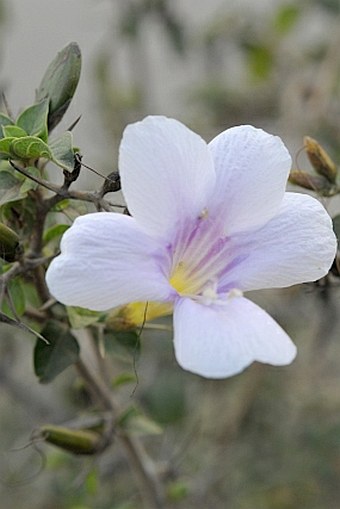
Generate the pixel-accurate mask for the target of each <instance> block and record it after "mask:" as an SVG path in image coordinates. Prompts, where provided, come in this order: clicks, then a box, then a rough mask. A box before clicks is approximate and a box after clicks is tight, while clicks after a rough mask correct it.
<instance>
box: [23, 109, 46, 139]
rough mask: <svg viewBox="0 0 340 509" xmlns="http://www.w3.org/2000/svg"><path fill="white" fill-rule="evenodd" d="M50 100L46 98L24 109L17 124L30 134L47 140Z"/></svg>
mask: <svg viewBox="0 0 340 509" xmlns="http://www.w3.org/2000/svg"><path fill="white" fill-rule="evenodd" d="M47 115H48V100H47V99H44V100H42V101H40V102H38V103H36V104H33V105H32V106H29V107H28V108H26V110H24V111H23V112H22V113H21V114H20V115H19V117H18V118H17V121H16V125H17V126H18V127H21V128H22V129H24V131H26V133H27V134H29V135H30V136H36V137H37V138H40V139H42V140H43V141H47V138H48V131H47Z"/></svg>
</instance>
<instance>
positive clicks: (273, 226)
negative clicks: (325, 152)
mask: <svg viewBox="0 0 340 509" xmlns="http://www.w3.org/2000/svg"><path fill="white" fill-rule="evenodd" d="M336 246H337V241H336V238H335V235H334V232H333V229H332V221H331V218H330V217H329V215H328V214H327V212H326V210H325V209H324V207H323V206H322V205H321V203H320V202H319V201H317V200H316V199H315V198H312V197H311V196H309V195H306V194H300V193H286V195H285V198H284V200H283V202H282V206H281V208H280V211H279V213H278V215H277V216H275V217H274V218H273V219H272V220H271V221H269V222H268V223H267V224H266V225H265V226H264V227H263V228H261V229H260V230H257V231H254V232H252V233H244V234H240V235H237V236H235V237H234V238H233V239H231V248H230V250H231V253H233V255H231V256H234V261H233V262H232V263H231V264H230V265H231V267H230V268H229V269H228V268H227V270H226V273H225V275H224V276H223V277H222V278H221V280H220V283H219V291H220V292H223V291H228V290H229V289H230V288H239V289H241V290H257V289H261V288H283V287H285V286H291V285H294V284H298V283H306V282H309V281H315V280H317V279H320V278H321V277H323V276H325V275H326V274H327V272H328V270H329V268H330V266H331V265H332V262H333V260H334V257H335V252H336Z"/></svg>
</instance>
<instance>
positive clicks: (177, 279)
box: [169, 261, 197, 295]
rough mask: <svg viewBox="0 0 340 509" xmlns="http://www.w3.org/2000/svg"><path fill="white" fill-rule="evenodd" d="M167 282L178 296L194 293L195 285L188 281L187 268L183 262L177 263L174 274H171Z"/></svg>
mask: <svg viewBox="0 0 340 509" xmlns="http://www.w3.org/2000/svg"><path fill="white" fill-rule="evenodd" d="M169 282H170V284H171V286H172V287H173V288H175V290H176V292H178V293H179V294H180V295H190V294H193V293H196V292H195V289H196V288H197V283H196V284H193V281H190V278H189V275H188V266H187V265H186V264H185V263H184V262H183V261H181V262H179V264H178V265H177V267H176V268H175V270H174V272H173V273H172V275H171V278H170V280H169Z"/></svg>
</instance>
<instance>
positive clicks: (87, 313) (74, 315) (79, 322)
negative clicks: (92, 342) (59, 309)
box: [66, 306, 105, 329]
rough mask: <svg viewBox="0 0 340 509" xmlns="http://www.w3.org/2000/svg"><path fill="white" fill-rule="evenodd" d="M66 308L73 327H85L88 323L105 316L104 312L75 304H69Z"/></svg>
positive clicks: (90, 323)
mask: <svg viewBox="0 0 340 509" xmlns="http://www.w3.org/2000/svg"><path fill="white" fill-rule="evenodd" d="M66 309H67V315H68V319H69V320H70V324H71V327H72V329H83V328H84V327H87V326H88V325H92V324H93V323H96V322H98V321H99V320H100V319H101V318H102V317H103V316H105V315H104V313H101V312H98V311H91V310H90V309H84V308H79V307H75V306H67V307H66Z"/></svg>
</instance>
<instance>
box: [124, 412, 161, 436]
mask: <svg viewBox="0 0 340 509" xmlns="http://www.w3.org/2000/svg"><path fill="white" fill-rule="evenodd" d="M117 424H118V425H119V426H120V427H121V428H122V429H124V430H125V431H128V432H129V433H131V434H133V435H138V436H147V435H160V434H161V433H163V430H162V428H161V426H160V425H159V424H157V423H156V422H155V421H153V420H152V419H149V417H147V416H146V415H143V414H142V413H141V412H140V411H139V410H138V409H137V408H136V407H134V406H131V407H129V408H127V409H126V410H125V411H124V412H123V413H122V414H121V415H120V416H119V418H118V420H117Z"/></svg>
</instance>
